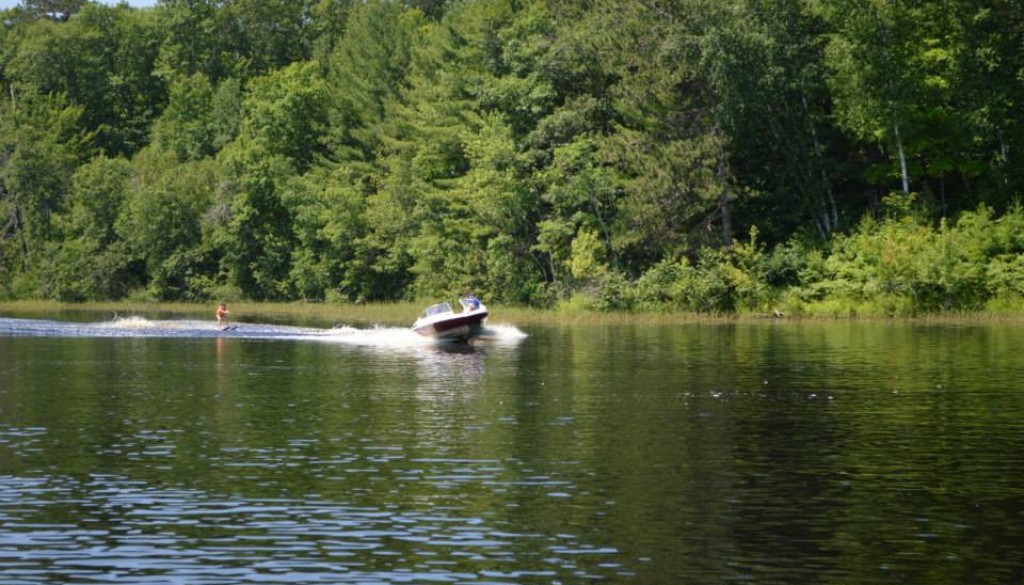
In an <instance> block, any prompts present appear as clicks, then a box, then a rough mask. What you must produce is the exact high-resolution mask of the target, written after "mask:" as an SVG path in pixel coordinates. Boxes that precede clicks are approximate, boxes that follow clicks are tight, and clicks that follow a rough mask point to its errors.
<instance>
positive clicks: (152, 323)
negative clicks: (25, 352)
mask: <svg viewBox="0 0 1024 585" xmlns="http://www.w3.org/2000/svg"><path fill="white" fill-rule="evenodd" d="M0 336H20V337H125V338H154V337H155V338H181V339H189V338H205V337H219V338H240V339H278V340H289V339H290V340H297V341H317V342H322V343H335V344H342V345H351V346H364V347H377V348H389V347H390V348H416V347H430V346H434V345H437V344H438V343H447V342H439V341H438V340H435V339H432V338H429V337H423V336H421V335H419V334H417V333H416V332H414V331H413V330H412V329H411V328H405V327H386V326H372V327H365V328H361V327H352V326H348V325H338V326H335V327H332V328H328V329H318V328H314V327H297V326H292V325H276V324H270V323H248V322H234V321H233V322H232V323H231V328H230V329H228V330H224V329H222V328H221V327H219V326H218V325H217V324H216V323H212V322H210V321H201V320H188V319H171V320H154V319H147V318H145V317H141V316H138V315H128V316H120V315H115V316H114V317H113V318H112V319H111V320H109V321H101V322H96V323H74V322H68V321H50V320H40V319H12V318H0ZM526 337H527V335H526V334H525V333H523V332H522V331H520V330H519V329H518V328H516V327H515V326H513V325H508V324H497V325H493V326H491V325H489V326H486V327H485V328H484V331H483V334H482V335H481V336H480V337H479V338H477V339H474V340H473V341H472V343H473V344H479V343H485V344H494V345H514V344H516V343H518V342H520V341H522V340H523V339H525V338H526Z"/></svg>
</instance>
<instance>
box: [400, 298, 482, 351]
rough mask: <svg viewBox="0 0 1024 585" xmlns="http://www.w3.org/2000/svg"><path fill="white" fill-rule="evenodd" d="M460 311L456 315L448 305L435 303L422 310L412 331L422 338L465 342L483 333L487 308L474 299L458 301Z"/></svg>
mask: <svg viewBox="0 0 1024 585" xmlns="http://www.w3.org/2000/svg"><path fill="white" fill-rule="evenodd" d="M459 303H460V304H461V305H462V311H461V312H458V313H456V312H455V311H454V310H453V309H452V306H451V304H450V303H437V304H436V305H431V306H429V307H427V308H426V309H424V310H423V312H422V313H421V314H420V316H419V318H418V319H416V322H415V323H413V325H412V329H413V331H415V332H416V333H419V334H420V335H423V336H424V337H435V338H438V339H458V340H462V341H467V340H469V339H471V338H473V337H477V336H479V335H480V334H481V332H482V331H483V326H484V320H486V319H487V307H485V306H484V304H483V303H481V302H480V300H479V299H477V298H476V297H472V296H470V297H463V298H461V299H459Z"/></svg>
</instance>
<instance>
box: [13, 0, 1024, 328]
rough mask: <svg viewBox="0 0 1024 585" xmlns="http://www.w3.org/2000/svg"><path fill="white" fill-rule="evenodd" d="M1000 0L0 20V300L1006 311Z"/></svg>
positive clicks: (1018, 181)
mask: <svg viewBox="0 0 1024 585" xmlns="http://www.w3.org/2000/svg"><path fill="white" fill-rule="evenodd" d="M1022 115H1024V3H1021V2H1019V1H1017V0H667V1H666V0H630V1H629V2H622V1H621V0H405V1H399V0H158V2H157V3H156V5H155V6H153V7H150V8H132V7H129V6H127V5H125V4H121V5H117V6H111V5H106V4H100V3H97V2H92V1H88V0H23V2H22V3H21V4H20V5H18V6H17V7H15V8H11V9H8V10H3V11H0V300H2V299H49V300H57V301H64V302H79V301H94V300H116V299H132V300H154V301H156V300H159V301H185V302H206V301H209V300H236V299H246V300H254V301H312V302H316V301H324V302H381V301H393V300H434V299H436V298H438V297H447V298H450V297H451V296H453V295H457V294H459V293H462V292H466V291H473V292H475V293H476V294H477V295H478V296H480V297H481V298H484V299H485V300H487V301H489V302H494V303H508V304H515V305H524V306H543V307H563V308H566V309H569V310H571V309H574V308H580V309H587V310H600V311H680V312H696V313H708V314H736V313H740V314H793V315H801V314H803V315H857V314H889V315H916V314H931V313H947V312H966V311H998V310H1000V309H1004V310H1018V309H1020V308H1022V307H1024V210H1022V208H1021V203H1020V195H1021V193H1022V191H1024V119H1022Z"/></svg>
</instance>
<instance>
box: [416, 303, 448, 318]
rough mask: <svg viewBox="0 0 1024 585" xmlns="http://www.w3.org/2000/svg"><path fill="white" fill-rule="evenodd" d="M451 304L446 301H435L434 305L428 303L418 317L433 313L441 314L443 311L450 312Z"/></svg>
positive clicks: (429, 315) (428, 315)
mask: <svg viewBox="0 0 1024 585" xmlns="http://www.w3.org/2000/svg"><path fill="white" fill-rule="evenodd" d="M451 312H452V306H451V305H449V304H448V303H437V304H436V305H430V306H429V307H427V308H426V309H424V310H423V314H422V315H420V317H431V316H433V315H443V314H445V313H451Z"/></svg>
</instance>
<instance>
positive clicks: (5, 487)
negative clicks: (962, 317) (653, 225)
mask: <svg viewBox="0 0 1024 585" xmlns="http://www.w3.org/2000/svg"><path fill="white" fill-rule="evenodd" d="M1022 348H1024V329H1022V328H1021V327H1019V326H1013V325H1007V326H1002V325H960V326H950V325H919V324H907V323H850V322H836V323H799V322H789V321H779V322H770V321H766V322H764V323H754V324H729V323H723V324H687V325H673V326H651V325H613V326H594V325H566V326H530V327H526V326H523V327H516V326H514V325H512V324H501V322H500V318H499V320H498V321H497V322H496V323H493V322H492V325H491V331H490V336H489V338H487V339H485V340H482V341H480V342H478V343H476V344H474V345H472V346H468V347H461V346H436V345H433V344H430V343H428V342H426V341H424V340H423V339H421V338H419V337H417V336H415V334H412V333H411V332H409V331H408V330H406V329H402V328H384V327H362V328H352V327H339V328H317V327H315V326H313V327H296V326H288V325H282V324H261V323H242V324H241V325H240V327H239V329H238V330H237V331H234V332H229V333H223V334H222V333H220V332H218V331H217V330H216V329H215V328H214V326H213V325H212V324H211V323H209V322H200V321H189V320H185V319H180V318H178V319H176V318H158V317H152V318H142V317H132V318H127V319H110V320H103V319H99V320H90V318H89V317H83V316H76V317H74V318H72V317H69V316H62V317H61V320H54V321H48V320H41V319H38V318H24V317H23V318H11V317H3V318H0V581H2V582H3V583H4V584H5V585H16V584H39V583H118V584H121V583H151V584H156V583H161V584H162V583H168V584H183V585H184V584H187V585H205V584H237V583H290V584H306V583H471V584H483V583H487V584H498V583H500V584H513V583H524V584H526V583H529V584H533V583H553V584H570V583H573V584H575V583H588V584H589V583H642V584H652V585H674V584H680V585H685V584H691V585H692V584H710V583H716V584H717V583H770V584H796V583H799V584H812V583H836V584H839V583H851V584H875V583H892V584H897V583H899V584H907V583H913V584H940V583H941V584H951V585H952V584H956V585H962V584H967V583H971V584H989V583H990V584H1010V583H1020V582H1022V580H1024V383H1022V380H1024V360H1022V359H1021V357H1020V352H1021V351H1022Z"/></svg>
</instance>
